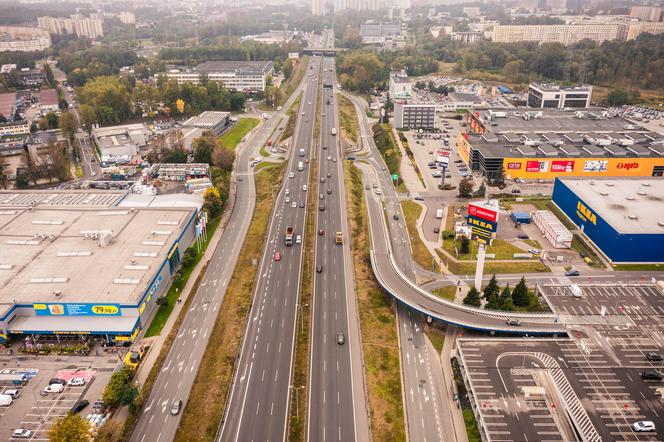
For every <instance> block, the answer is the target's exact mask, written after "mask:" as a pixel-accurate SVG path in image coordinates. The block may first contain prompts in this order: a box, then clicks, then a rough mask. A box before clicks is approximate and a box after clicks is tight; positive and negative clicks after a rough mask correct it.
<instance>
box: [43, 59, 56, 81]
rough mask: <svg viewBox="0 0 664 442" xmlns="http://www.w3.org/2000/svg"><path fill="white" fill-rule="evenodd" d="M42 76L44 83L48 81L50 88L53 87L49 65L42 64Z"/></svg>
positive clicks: (51, 71) (52, 77)
mask: <svg viewBox="0 0 664 442" xmlns="http://www.w3.org/2000/svg"><path fill="white" fill-rule="evenodd" d="M44 75H45V76H46V81H48V84H49V85H50V86H51V87H53V86H55V77H54V76H53V70H52V69H51V65H50V64H48V63H44Z"/></svg>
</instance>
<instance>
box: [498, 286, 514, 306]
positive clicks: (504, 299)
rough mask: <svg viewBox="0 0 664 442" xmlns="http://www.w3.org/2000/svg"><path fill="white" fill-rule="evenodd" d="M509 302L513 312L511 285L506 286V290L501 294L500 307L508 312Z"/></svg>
mask: <svg viewBox="0 0 664 442" xmlns="http://www.w3.org/2000/svg"><path fill="white" fill-rule="evenodd" d="M508 302H509V305H510V306H511V310H513V309H514V305H513V304H512V291H511V290H510V286H509V285H507V286H505V288H504V289H503V290H502V291H501V292H500V297H499V298H498V307H499V308H500V309H501V310H508V309H507V308H506V305H507V303H508Z"/></svg>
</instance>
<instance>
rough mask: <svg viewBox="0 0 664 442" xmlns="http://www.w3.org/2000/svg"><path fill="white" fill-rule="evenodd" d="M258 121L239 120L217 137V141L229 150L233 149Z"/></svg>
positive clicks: (252, 119) (249, 119) (254, 119)
mask: <svg viewBox="0 0 664 442" xmlns="http://www.w3.org/2000/svg"><path fill="white" fill-rule="evenodd" d="M259 122H260V120H258V119H257V118H249V117H247V118H240V121H238V122H237V123H235V126H233V127H231V128H230V129H228V130H227V131H226V132H225V133H224V134H223V135H222V136H220V137H219V141H221V143H222V144H223V145H224V146H226V147H228V148H229V149H233V150H234V149H235V148H236V147H237V145H238V144H240V141H242V138H244V136H245V135H247V134H248V133H249V131H250V130H251V129H253V128H254V127H256V126H258V123H259Z"/></svg>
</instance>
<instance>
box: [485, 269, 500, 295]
mask: <svg viewBox="0 0 664 442" xmlns="http://www.w3.org/2000/svg"><path fill="white" fill-rule="evenodd" d="M482 293H483V297H484V299H487V300H488V299H489V297H491V296H498V294H499V293H500V287H499V286H498V281H497V280H496V275H495V274H494V275H493V276H492V277H491V280H489V283H488V284H487V285H486V287H484V290H483V292H482Z"/></svg>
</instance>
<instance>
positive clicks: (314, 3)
mask: <svg viewBox="0 0 664 442" xmlns="http://www.w3.org/2000/svg"><path fill="white" fill-rule="evenodd" d="M311 13H312V14H313V15H325V0H311Z"/></svg>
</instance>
